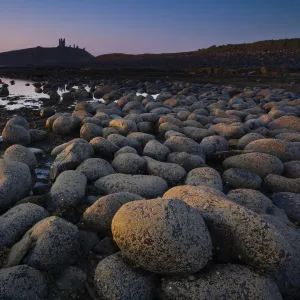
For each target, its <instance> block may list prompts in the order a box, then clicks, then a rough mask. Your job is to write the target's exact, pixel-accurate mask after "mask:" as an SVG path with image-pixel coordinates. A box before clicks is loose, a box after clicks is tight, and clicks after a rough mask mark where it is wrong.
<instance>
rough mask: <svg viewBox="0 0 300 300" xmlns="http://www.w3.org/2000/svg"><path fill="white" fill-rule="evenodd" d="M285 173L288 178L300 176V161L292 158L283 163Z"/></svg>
mask: <svg viewBox="0 0 300 300" xmlns="http://www.w3.org/2000/svg"><path fill="white" fill-rule="evenodd" d="M283 166H284V171H283V175H284V176H285V177H287V178H300V161H296V160H292V161H289V162H286V163H284V164H283Z"/></svg>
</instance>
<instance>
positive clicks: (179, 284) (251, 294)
mask: <svg viewBox="0 0 300 300" xmlns="http://www.w3.org/2000/svg"><path fill="white" fill-rule="evenodd" d="M161 296H162V299H165V300H173V299H197V300H208V299H209V300H219V299H230V300H240V299H245V300H246V299H255V300H282V297H281V294H280V292H279V289H278V287H277V285H276V283H275V282H274V281H273V280H272V279H270V278H268V277H264V276H262V275H259V274H258V273H255V272H253V271H251V270H250V269H248V268H247V267H246V266H241V265H230V264H228V265H216V266H214V267H213V268H212V269H210V270H209V271H208V272H204V273H200V274H199V275H197V276H195V277H194V276H193V278H192V279H190V278H178V279H176V278H175V279H172V278H170V279H168V278H165V279H163V280H162V287H161Z"/></svg>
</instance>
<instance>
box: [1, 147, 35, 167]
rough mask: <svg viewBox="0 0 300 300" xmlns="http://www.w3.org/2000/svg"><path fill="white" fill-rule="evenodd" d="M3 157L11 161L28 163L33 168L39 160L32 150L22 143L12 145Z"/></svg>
mask: <svg viewBox="0 0 300 300" xmlns="http://www.w3.org/2000/svg"><path fill="white" fill-rule="evenodd" d="M3 158H4V159H6V160H9V161H18V162H21V163H24V164H26V165H27V166H28V167H29V168H30V169H31V170H34V169H35V167H36V165H37V160H36V157H35V155H34V154H33V152H32V151H30V150H29V149H28V148H26V147H24V146H22V145H17V144H15V145H12V146H10V147H9V148H7V149H6V151H5V152H4V155H3Z"/></svg>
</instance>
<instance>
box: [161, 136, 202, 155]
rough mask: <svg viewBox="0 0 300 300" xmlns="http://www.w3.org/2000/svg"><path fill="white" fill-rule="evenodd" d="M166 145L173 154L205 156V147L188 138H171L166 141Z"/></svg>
mask: <svg viewBox="0 0 300 300" xmlns="http://www.w3.org/2000/svg"><path fill="white" fill-rule="evenodd" d="M164 145H165V146H167V147H168V148H169V149H170V150H171V152H186V153H190V154H195V155H199V156H202V157H203V156H204V151H203V147H202V146H200V145H199V144H198V143H196V142H195V141H194V140H192V139H190V138H187V137H181V136H171V137H170V138H168V139H167V140H166V141H165V143H164Z"/></svg>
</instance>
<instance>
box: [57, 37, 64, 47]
mask: <svg viewBox="0 0 300 300" xmlns="http://www.w3.org/2000/svg"><path fill="white" fill-rule="evenodd" d="M58 47H59V48H65V47H66V39H59V40H58Z"/></svg>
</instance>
